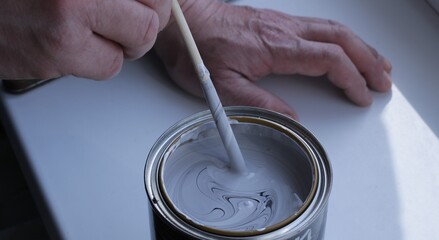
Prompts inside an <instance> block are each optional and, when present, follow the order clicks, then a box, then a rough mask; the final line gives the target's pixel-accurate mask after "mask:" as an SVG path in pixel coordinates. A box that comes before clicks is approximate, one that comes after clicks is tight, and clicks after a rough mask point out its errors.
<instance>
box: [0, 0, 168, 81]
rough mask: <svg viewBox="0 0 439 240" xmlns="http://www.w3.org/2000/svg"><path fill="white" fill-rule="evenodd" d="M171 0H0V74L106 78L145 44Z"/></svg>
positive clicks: (165, 18) (150, 41)
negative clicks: (0, 4) (0, 5)
mask: <svg viewBox="0 0 439 240" xmlns="http://www.w3.org/2000/svg"><path fill="white" fill-rule="evenodd" d="M170 11H171V0H137V1H135V0H35V1H25V0H4V1H2V7H1V8H0V52H1V55H0V78H3V79H48V78H55V77H59V76H64V75H75V76H79V77H85V78H91V79H106V78H110V77H112V76H114V75H115V74H116V73H118V72H119V71H120V69H121V66H122V63H123V59H124V58H128V59H136V58H139V57H141V56H142V55H144V54H145V53H146V52H147V51H148V50H150V49H151V48H152V46H153V44H154V43H155V40H156V37H157V33H158V32H159V31H160V30H162V29H163V28H164V27H165V26H166V24H167V22H168V20H169V16H170Z"/></svg>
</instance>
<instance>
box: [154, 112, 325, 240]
mask: <svg viewBox="0 0 439 240" xmlns="http://www.w3.org/2000/svg"><path fill="white" fill-rule="evenodd" d="M225 111H226V114H227V116H228V117H229V118H230V119H231V121H232V122H231V125H232V129H233V131H234V133H235V136H236V138H237V140H238V143H240V138H247V139H252V138H253V139H255V138H258V137H261V136H262V135H263V137H265V138H269V139H271V140H272V145H273V146H274V145H285V146H286V148H282V149H281V150H280V151H287V152H288V156H290V155H291V164H292V166H293V167H294V173H291V174H295V175H296V176H295V177H296V178H297V179H299V180H298V183H297V184H299V185H300V189H301V190H300V191H299V192H298V194H299V195H300V196H301V197H303V199H304V201H303V204H302V205H301V206H300V208H298V210H297V211H296V212H294V213H293V214H291V216H289V217H288V218H286V219H285V220H283V221H281V222H279V223H276V224H273V225H272V226H267V227H265V228H264V229H258V230H250V231H239V232H237V231H228V230H221V229H215V228H211V227H206V226H203V225H200V224H198V223H197V222H194V221H191V220H190V219H188V218H186V217H185V215H184V214H182V213H181V212H179V209H178V208H177V207H175V206H174V203H173V201H172V199H170V197H169V196H168V194H167V192H166V186H165V181H166V178H164V174H165V172H166V166H167V165H166V164H167V161H168V158H169V156H170V155H171V154H172V153H173V151H174V150H175V148H178V147H179V145H178V144H177V143H178V142H179V141H181V139H182V137H183V136H184V134H186V133H188V132H190V131H194V130H197V129H201V131H206V130H209V129H214V128H215V125H214V124H213V119H212V115H211V114H210V111H203V112H200V113H197V114H194V115H192V116H190V117H188V118H186V119H184V120H182V121H180V122H178V123H176V124H175V125H174V126H172V127H171V128H169V129H168V130H167V131H166V132H165V133H164V134H163V135H162V136H161V137H160V138H159V139H158V140H157V141H156V143H155V144H154V145H153V147H152V149H151V150H150V153H149V155H148V157H147V161H146V165H145V188H146V192H147V195H148V198H149V200H150V204H151V207H152V210H153V215H154V227H155V231H156V236H157V238H158V239H242V238H245V239H270V240H272V239H292V240H322V239H323V238H324V231H325V225H326V213H327V208H328V198H329V195H330V191H331V186H332V171H331V166H330V163H329V160H328V158H327V155H326V153H325V151H324V149H323V147H322V146H321V144H320V143H319V141H318V140H317V139H316V138H315V137H314V136H313V135H312V134H311V133H310V132H309V131H308V130H307V129H306V128H304V127H303V126H302V125H300V124H299V123H298V122H296V121H294V120H293V119H291V118H289V117H287V116H285V115H282V114H279V113H276V112H273V111H269V110H266V109H260V108H253V107H226V108H225ZM262 127H263V129H265V130H262V131H261V130H260V129H261V128H262ZM267 129H268V130H267ZM217 138H218V139H219V136H218V137H217ZM271 140H270V141H271ZM218 141H220V140H218ZM187 142H188V143H189V144H196V143H192V142H191V141H187ZM219 145H221V144H219ZM240 146H241V144H240ZM264 149H269V147H268V148H267V146H259V147H257V148H255V149H252V151H265V150H264ZM270 151H271V150H270ZM270 154H275V153H272V152H270Z"/></svg>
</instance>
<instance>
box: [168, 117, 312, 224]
mask: <svg viewBox="0 0 439 240" xmlns="http://www.w3.org/2000/svg"><path fill="white" fill-rule="evenodd" d="M244 129H245V130H244V131H243V132H240V131H236V130H234V131H235V135H236V137H237V140H238V142H239V144H240V147H241V151H242V154H243V156H244V158H245V161H246V166H247V173H246V174H236V173H232V172H231V171H230V169H229V165H228V162H227V154H226V153H225V150H224V148H223V145H222V144H221V142H220V139H219V137H218V136H217V132H216V131H215V130H212V129H210V128H207V129H198V130H196V131H192V132H190V133H187V134H186V135H185V136H183V137H182V138H181V139H180V142H179V143H178V144H177V145H175V147H174V148H173V149H172V150H170V151H169V153H168V155H167V156H166V157H167V159H166V164H165V167H164V173H163V181H164V183H165V189H166V193H167V195H168V197H169V198H170V199H171V201H172V203H173V205H174V207H175V208H176V209H177V210H178V211H179V212H180V213H181V214H183V215H184V216H185V217H186V218H187V219H189V220H190V221H192V222H194V223H196V224H199V225H203V226H207V227H210V228H215V229H221V230H227V231H253V230H257V231H260V230H264V229H265V228H267V227H269V226H272V225H274V224H277V223H279V222H281V221H283V220H285V219H287V218H288V217H290V216H291V215H293V214H294V213H295V212H297V211H298V209H299V208H300V207H301V206H302V204H303V201H304V196H303V194H298V192H300V188H301V187H300V179H298V178H297V174H294V173H295V169H294V166H293V164H292V163H291V162H292V159H291V154H289V153H290V152H291V151H289V150H287V149H288V148H289V146H288V143H289V142H288V140H287V137H286V136H283V137H280V139H279V137H278V136H277V137H276V138H275V139H273V134H272V133H270V134H267V132H268V130H267V129H266V128H265V127H257V128H256V129H258V131H257V132H255V127H254V126H252V128H251V131H250V130H249V129H246V128H244ZM284 138H285V139H284ZM279 141H280V142H279ZM301 195H302V196H301Z"/></svg>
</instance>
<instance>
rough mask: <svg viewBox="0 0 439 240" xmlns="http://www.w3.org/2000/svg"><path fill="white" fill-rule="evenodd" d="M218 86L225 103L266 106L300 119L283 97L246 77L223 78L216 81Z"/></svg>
mask: <svg viewBox="0 0 439 240" xmlns="http://www.w3.org/2000/svg"><path fill="white" fill-rule="evenodd" d="M216 88H217V91H218V94H219V96H220V98H221V101H222V103H223V104H224V105H240V106H252V107H259V108H265V109H269V110H272V111H275V112H279V113H281V114H285V115H288V116H290V117H292V118H293V119H295V120H298V116H297V114H296V112H295V111H294V110H293V109H292V108H291V107H290V106H289V105H288V104H287V103H285V102H284V101H283V100H282V99H280V98H279V97H277V96H275V95H274V94H272V93H270V92H269V91H267V90H265V89H263V88H261V87H259V86H257V85H256V84H255V83H253V82H251V81H249V80H247V79H245V78H242V77H238V78H234V79H222V80H221V81H219V82H216Z"/></svg>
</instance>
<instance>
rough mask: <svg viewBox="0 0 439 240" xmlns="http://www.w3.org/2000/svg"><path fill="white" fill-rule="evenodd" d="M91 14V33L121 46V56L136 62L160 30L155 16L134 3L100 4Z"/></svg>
mask: <svg viewBox="0 0 439 240" xmlns="http://www.w3.org/2000/svg"><path fill="white" fill-rule="evenodd" d="M99 2H100V3H101V4H99V5H97V6H95V9H93V10H92V11H91V12H90V15H91V16H90V19H93V20H92V21H91V23H90V24H91V30H92V31H94V32H95V33H97V34H100V35H101V36H103V37H105V38H107V39H110V40H112V41H114V42H116V43H118V44H120V45H121V46H122V48H123V50H124V55H125V57H126V58H129V59H136V58H139V57H141V56H143V55H144V54H145V53H146V52H147V51H149V50H150V49H151V48H152V46H153V45H154V42H155V40H156V37H157V33H158V31H159V18H158V15H157V13H156V12H155V11H154V10H153V9H151V8H149V7H147V6H145V5H143V4H141V3H140V2H137V1H120V0H106V1H99Z"/></svg>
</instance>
